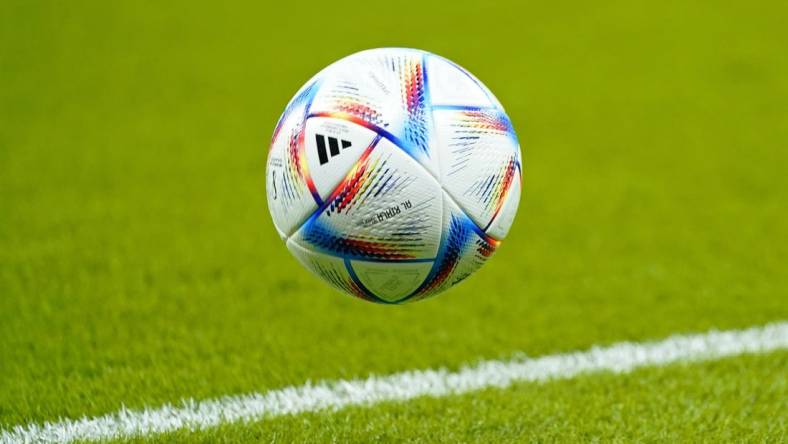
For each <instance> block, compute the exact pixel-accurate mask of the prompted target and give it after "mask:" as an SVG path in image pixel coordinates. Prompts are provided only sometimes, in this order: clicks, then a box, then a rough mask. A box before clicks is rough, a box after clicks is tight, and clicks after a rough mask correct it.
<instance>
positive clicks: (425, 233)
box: [294, 138, 442, 261]
mask: <svg viewBox="0 0 788 444" xmlns="http://www.w3.org/2000/svg"><path fill="white" fill-rule="evenodd" d="M376 142H377V143H376V144H373V145H372V146H370V147H369V148H368V149H367V150H365V151H364V153H363V154H362V155H361V157H360V158H359V161H358V162H357V163H356V164H354V165H353V167H352V168H351V170H350V172H349V173H348V174H347V175H346V176H345V178H344V179H343V180H342V182H341V183H340V184H339V186H338V187H337V188H336V189H335V190H334V192H333V193H332V194H331V195H330V196H329V197H328V198H327V199H326V202H325V203H324V205H323V206H322V207H321V209H320V211H317V212H315V213H314V214H313V215H312V216H311V217H310V218H309V219H308V220H307V221H306V222H305V223H304V225H303V226H302V227H301V228H300V229H299V230H298V231H297V232H296V233H295V235H294V238H295V239H296V241H297V242H298V243H299V244H301V245H302V246H304V247H306V248H311V249H315V250H317V251H321V252H323V253H326V254H331V255H335V256H339V257H343V258H349V259H357V260H389V261H398V260H412V259H431V258H434V257H435V254H436V252H437V250H438V243H439V241H440V230H441V211H442V208H441V196H442V191H441V189H440V186H439V185H438V183H437V181H436V180H435V179H434V178H432V176H430V175H429V174H428V173H427V172H426V171H425V170H424V168H422V167H421V166H419V164H417V163H416V162H415V161H414V160H413V159H411V158H410V157H408V156H407V155H406V154H405V153H403V152H402V150H400V149H399V148H398V147H396V146H395V145H394V144H392V143H391V142H389V141H388V140H386V139H382V138H378V139H377V141H376Z"/></svg>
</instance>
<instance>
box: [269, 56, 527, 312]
mask: <svg viewBox="0 0 788 444" xmlns="http://www.w3.org/2000/svg"><path fill="white" fill-rule="evenodd" d="M521 176H522V167H521V161H520V146H519V143H518V141H517V136H516V135H515V132H514V129H513V128H512V123H511V121H510V120H509V117H508V116H507V115H506V113H505V112H504V109H503V107H502V106H501V104H500V102H498V100H497V99H496V98H495V96H493V94H492V93H491V92H490V90H488V89H487V88H486V87H485V86H484V85H483V84H482V83H481V82H480V81H479V80H478V79H477V78H476V77H474V76H473V75H471V74H470V73H469V72H468V71H466V70H465V69H463V68H461V67H460V66H459V65H457V64H455V63H453V62H451V61H449V60H447V59H445V58H443V57H440V56H437V55H434V54H431V53H428V52H425V51H420V50H415V49H404V48H382V49H371V50H367V51H362V52H359V53H356V54H353V55H350V56H348V57H345V58H343V59H341V60H339V61H338V62H335V63H334V64H332V65H330V66H328V67H327V68H325V69H323V70H322V71H321V72H319V73H318V74H317V75H315V76H314V77H313V78H312V79H310V80H309V81H308V82H307V83H306V84H305V85H304V86H303V87H302V88H301V89H300V90H299V91H298V92H297V93H296V95H295V97H293V99H292V100H291V101H290V103H289V104H288V105H287V107H286V108H285V111H284V113H282V116H281V117H280V118H279V122H278V123H277V125H276V128H275V130H274V134H273V137H272V140H271V149H270V151H269V154H268V163H267V171H266V180H267V185H266V189H267V194H268V208H269V210H270V212H271V217H272V218H273V220H274V225H275V226H276V229H277V231H278V232H279V235H280V236H281V237H282V239H283V240H285V242H286V244H287V248H288V249H289V250H290V252H291V253H292V254H293V255H294V256H295V257H296V258H297V259H298V261H299V262H301V264H303V265H304V266H305V267H306V268H307V269H309V270H311V271H312V272H313V273H315V274H316V275H317V276H320V277H321V278H323V279H324V280H325V281H327V282H328V283H330V284H331V285H333V286H334V287H336V288H338V289H339V290H342V291H344V292H347V293H349V294H351V295H353V296H357V297H359V298H361V299H364V300H367V301H372V302H379V303H388V304H398V303H403V302H411V301H416V300H420V299H424V298H426V297H429V296H433V295H435V294H438V293H440V292H442V291H444V290H446V289H447V288H449V287H451V286H453V285H454V284H456V283H458V282H460V281H462V280H463V279H465V278H466V277H468V276H469V275H471V274H472V273H473V272H474V271H476V270H477V269H479V267H481V265H482V264H484V262H485V261H487V259H489V258H490V256H491V255H492V254H493V252H495V249H496V248H497V247H498V245H499V244H500V242H501V240H502V239H503V238H504V237H505V236H506V233H507V232H508V230H509V227H510V226H511V225H512V221H513V220H514V216H515V213H516V212H517V205H518V203H519V200H520V187H521Z"/></svg>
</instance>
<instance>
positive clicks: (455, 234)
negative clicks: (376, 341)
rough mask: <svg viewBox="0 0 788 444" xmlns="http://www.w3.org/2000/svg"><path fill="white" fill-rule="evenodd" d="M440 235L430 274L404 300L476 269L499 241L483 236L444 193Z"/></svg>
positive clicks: (418, 297) (447, 284) (440, 289)
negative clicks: (410, 295)
mask: <svg viewBox="0 0 788 444" xmlns="http://www.w3.org/2000/svg"><path fill="white" fill-rule="evenodd" d="M443 232H444V233H443V238H442V239H441V245H440V248H439V250H438V256H437V257H436V258H435V263H434V265H433V267H432V270H430V274H429V276H428V277H427V279H426V280H425V282H424V283H423V284H422V285H421V286H420V288H419V289H418V290H417V291H416V292H415V293H414V294H413V295H412V297H410V298H409V299H408V300H407V301H404V302H412V301H417V300H421V299H425V298H427V297H432V296H435V295H437V294H438V293H441V292H443V291H445V290H447V289H448V288H450V287H452V286H454V285H456V284H458V283H460V282H461V281H463V280H464V279H465V278H467V277H468V276H470V275H471V274H473V273H474V272H475V271H476V270H478V269H479V268H480V267H481V266H482V265H484V263H485V262H486V261H487V259H489V258H490V256H492V254H493V253H494V252H495V249H496V248H497V247H498V245H499V244H500V242H499V241H497V240H495V239H493V238H491V237H489V236H487V235H486V234H485V233H484V232H483V231H482V230H481V228H479V226H478V225H476V223H475V222H473V220H471V219H470V218H469V217H468V216H467V215H466V214H465V212H464V211H462V209H460V207H458V206H457V205H456V204H455V203H454V202H453V201H452V199H451V198H450V197H449V196H448V195H445V197H444V220H443Z"/></svg>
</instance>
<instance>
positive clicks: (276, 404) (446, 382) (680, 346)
mask: <svg viewBox="0 0 788 444" xmlns="http://www.w3.org/2000/svg"><path fill="white" fill-rule="evenodd" d="M786 348H788V321H784V322H777V323H773V324H769V325H766V326H763V327H753V328H749V329H746V330H734V331H711V332H708V333H703V334H695V335H685V336H671V337H669V338H667V339H664V340H661V341H656V342H645V343H630V342H623V343H618V344H614V345H611V346H609V347H594V348H591V349H590V350H587V351H582V352H573V353H565V354H557V355H550V356H543V357H539V358H522V359H514V360H506V361H483V362H481V363H479V364H476V365H473V366H468V367H464V368H462V369H460V370H459V371H456V372H449V371H447V370H445V369H437V370H413V371H407V372H402V373H395V374H392V375H388V376H371V377H369V378H366V379H354V380H348V381H335V382H319V383H316V384H306V385H302V386H297V387H287V388H283V389H279V390H272V391H269V392H265V393H252V394H247V395H241V396H228V397H224V398H217V399H210V400H205V401H195V400H193V399H188V400H184V401H182V403H181V404H179V405H169V404H168V405H164V406H162V407H158V408H152V409H150V408H149V409H145V410H127V409H125V408H124V409H122V410H120V411H118V412H116V413H111V414H108V415H104V416H99V417H95V418H83V419H77V420H70V419H64V420H61V421H58V422H49V423H44V424H40V425H39V424H32V425H26V426H16V427H14V428H13V429H11V430H8V431H2V432H0V443H2V444H6V443H17V442H21V443H32V442H36V443H39V442H70V441H75V440H100V439H110V438H117V437H132V436H138V435H152V434H157V433H164V432H170V431H174V430H180V429H189V430H201V429H208V428H211V427H216V426H218V425H220V424H225V423H232V422H250V421H256V420H260V419H264V418H272V417H276V416H282V415H287V414H293V413H303V412H313V411H317V410H322V409H330V410H336V409H341V408H343V407H347V406H352V405H365V406H369V405H373V404H376V403H379V402H384V401H404V400H408V399H412V398H416V397H418V396H436V397H440V396H447V395H452V394H459V393H467V392H471V391H474V390H480V389H485V388H488V387H507V386H509V385H511V384H513V383H516V382H529V381H530V382H538V381H546V380H550V379H567V378H572V377H574V376H577V375H579V374H581V373H588V372H599V371H611V372H614V373H625V372H630V371H632V370H634V369H637V368H640V367H650V366H660V365H666V364H672V363H676V362H697V361H706V360H713V359H719V358H723V357H726V356H735V355H739V354H744V353H759V352H768V351H773V350H779V349H786Z"/></svg>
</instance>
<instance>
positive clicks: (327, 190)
mask: <svg viewBox="0 0 788 444" xmlns="http://www.w3.org/2000/svg"><path fill="white" fill-rule="evenodd" d="M376 137H377V134H376V133H375V132H374V131H372V130H370V129H367V128H365V127H363V126H360V125H356V124H354V123H352V122H349V121H347V120H342V119H334V118H327V117H312V118H309V119H308V120H307V121H306V136H305V138H304V144H305V152H306V163H307V165H308V168H309V169H308V171H309V175H310V176H311V178H312V181H313V183H314V184H315V189H316V190H317V192H318V194H319V195H320V198H321V200H325V199H327V198H328V197H329V195H330V194H331V193H332V192H333V191H334V189H335V188H336V187H337V185H338V184H339V182H340V181H341V180H342V179H343V178H344V177H345V176H346V175H347V173H348V171H350V170H351V168H353V165H354V164H355V163H356V162H357V161H358V159H359V158H360V157H361V154H362V153H363V152H364V151H365V150H366V149H367V148H368V147H369V146H370V144H371V143H372V141H373V140H375V138H376Z"/></svg>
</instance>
